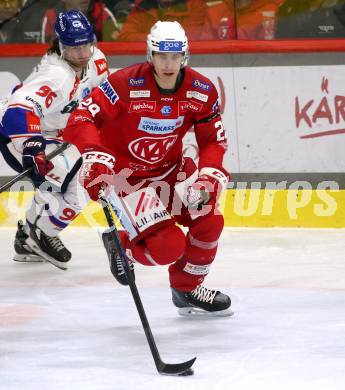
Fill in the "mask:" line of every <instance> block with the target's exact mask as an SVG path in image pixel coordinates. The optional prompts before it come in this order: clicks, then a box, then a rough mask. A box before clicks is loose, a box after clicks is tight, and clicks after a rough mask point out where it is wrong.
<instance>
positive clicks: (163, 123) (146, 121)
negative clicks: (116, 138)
mask: <svg viewBox="0 0 345 390" xmlns="http://www.w3.org/2000/svg"><path fill="white" fill-rule="evenodd" d="M183 121H184V116H179V117H178V118H176V119H155V118H147V117H142V118H141V119H140V123H139V126H138V130H141V131H145V133H149V134H167V133H172V132H173V131H174V130H175V129H177V128H179V127H181V126H182V124H183Z"/></svg>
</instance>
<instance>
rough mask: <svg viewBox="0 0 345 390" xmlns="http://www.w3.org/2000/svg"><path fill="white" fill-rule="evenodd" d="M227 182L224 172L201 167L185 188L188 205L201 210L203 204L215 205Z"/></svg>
mask: <svg viewBox="0 0 345 390" xmlns="http://www.w3.org/2000/svg"><path fill="white" fill-rule="evenodd" d="M227 182H228V176H227V175H225V173H224V172H222V171H220V170H218V169H215V168H202V169H201V171H200V173H199V177H198V178H197V180H196V181H195V183H193V184H192V185H191V186H189V187H188V189H187V202H188V205H189V207H190V208H192V209H197V210H201V208H202V206H203V205H206V204H212V205H215V204H216V203H217V200H218V197H219V195H220V193H221V191H222V189H224V188H225V187H226V184H227Z"/></svg>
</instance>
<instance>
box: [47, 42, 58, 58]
mask: <svg viewBox="0 0 345 390" xmlns="http://www.w3.org/2000/svg"><path fill="white" fill-rule="evenodd" d="M54 53H56V54H57V55H58V56H61V51H60V46H59V40H58V38H55V39H54V41H53V43H52V44H51V46H50V48H49V49H48V50H47V54H49V55H50V54H54Z"/></svg>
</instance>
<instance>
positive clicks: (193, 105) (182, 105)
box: [178, 100, 203, 114]
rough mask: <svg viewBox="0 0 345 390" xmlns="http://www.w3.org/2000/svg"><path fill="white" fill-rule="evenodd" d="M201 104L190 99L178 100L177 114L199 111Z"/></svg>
mask: <svg viewBox="0 0 345 390" xmlns="http://www.w3.org/2000/svg"><path fill="white" fill-rule="evenodd" d="M202 107H203V104H202V103H198V102H192V101H187V100H185V101H182V102H178V112H179V114H184V113H186V112H187V111H194V112H200V111H201V110H202Z"/></svg>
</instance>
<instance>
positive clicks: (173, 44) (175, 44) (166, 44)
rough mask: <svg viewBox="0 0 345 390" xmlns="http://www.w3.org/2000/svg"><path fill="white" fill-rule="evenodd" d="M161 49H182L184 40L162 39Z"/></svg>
mask: <svg viewBox="0 0 345 390" xmlns="http://www.w3.org/2000/svg"><path fill="white" fill-rule="evenodd" d="M159 51H177V52H181V51H182V42H181V41H160V42H159Z"/></svg>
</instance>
